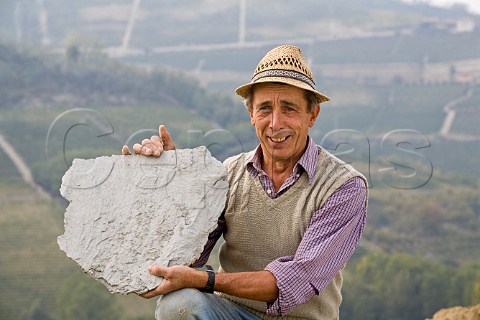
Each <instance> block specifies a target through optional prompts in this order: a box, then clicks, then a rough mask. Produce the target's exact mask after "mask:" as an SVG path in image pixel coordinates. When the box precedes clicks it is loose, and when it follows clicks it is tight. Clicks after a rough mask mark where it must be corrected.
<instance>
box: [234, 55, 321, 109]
mask: <svg viewBox="0 0 480 320" xmlns="http://www.w3.org/2000/svg"><path fill="white" fill-rule="evenodd" d="M262 82H281V83H285V84H289V85H292V86H295V87H298V88H301V89H305V90H308V91H311V92H313V93H314V94H315V95H316V96H317V98H318V99H319V100H320V102H325V101H328V100H330V98H329V97H327V96H326V95H324V94H323V93H320V92H318V91H317V89H316V88H315V81H314V80H313V75H312V71H311V70H310V68H309V67H308V64H307V61H306V60H305V57H304V56H303V54H302V51H301V50H300V48H298V47H296V46H291V45H283V46H279V47H276V48H273V49H272V50H270V51H269V52H268V53H267V54H266V55H265V57H263V59H262V60H261V61H260V62H259V63H258V65H257V68H256V69H255V71H254V72H253V76H252V81H251V82H250V83H247V84H245V85H243V86H241V87H238V88H237V89H236V90H235V92H236V93H237V94H238V95H239V96H241V97H243V98H246V97H247V94H248V90H249V89H250V87H251V86H253V85H254V84H256V83H262Z"/></svg>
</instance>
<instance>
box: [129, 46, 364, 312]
mask: <svg viewBox="0 0 480 320" xmlns="http://www.w3.org/2000/svg"><path fill="white" fill-rule="evenodd" d="M236 92H237V94H238V95H240V96H242V97H243V98H244V99H245V104H246V107H247V109H248V112H249V114H250V119H251V124H252V125H253V126H254V127H255V130H256V133H257V136H258V139H259V141H260V145H259V146H258V147H257V149H256V150H254V151H251V152H248V153H242V154H240V155H238V156H234V157H231V158H229V159H227V160H225V163H224V164H225V166H226V168H227V172H228V179H229V192H228V195H227V203H226V207H225V211H224V213H223V214H222V216H221V218H220V219H219V224H218V227H217V229H216V230H215V231H214V232H213V233H212V234H211V235H210V237H209V243H207V245H206V246H205V252H204V254H203V255H202V257H201V258H200V259H199V261H198V262H197V263H195V264H194V266H199V265H202V264H204V263H205V261H206V258H207V257H208V255H209V254H210V251H211V249H212V248H213V244H214V243H215V242H216V241H217V239H218V238H219V237H220V236H221V235H223V237H224V239H225V243H224V244H223V245H222V247H221V249H220V256H219V258H220V265H221V266H220V270H219V271H218V272H217V273H213V272H212V271H210V270H209V271H207V272H205V271H200V270H197V269H193V268H190V267H186V266H174V267H163V266H151V267H150V268H149V271H150V273H151V274H153V275H156V276H161V277H163V278H164V280H163V282H162V283H161V284H160V285H159V286H158V287H157V288H156V289H154V290H152V291H150V292H147V293H146V294H144V295H143V297H145V298H150V297H153V296H157V295H163V296H162V297H161V298H160V299H159V300H158V303H157V309H156V317H157V319H177V318H178V319H278V318H280V317H282V319H283V318H284V319H316V320H318V319H329V320H330V319H338V317H339V306H340V303H341V293H340V289H341V285H342V275H341V271H342V269H343V267H344V265H345V263H346V262H347V260H348V259H349V258H350V256H351V255H352V254H353V252H354V250H355V247H356V245H357V244H358V242H359V239H360V236H361V234H362V232H363V229H364V226H365V220H366V206H367V183H366V179H365V178H364V177H363V176H362V175H361V174H360V173H359V172H357V171H356V170H355V169H353V168H352V167H351V166H350V165H347V164H345V163H343V162H342V161H340V160H339V159H337V158H335V157H334V156H332V155H331V154H329V153H328V152H326V151H325V150H324V149H322V148H321V147H320V146H317V145H316V144H315V143H314V142H313V140H312V138H310V137H309V135H308V132H309V128H311V127H312V126H313V125H314V124H315V121H316V119H317V116H318V114H319V112H320V103H321V102H325V101H328V100H329V98H328V97H327V96H325V95H324V94H322V93H320V92H318V91H317V90H316V88H315V82H314V79H313V76H312V74H311V71H310V68H309V67H308V65H307V63H306V61H305V58H304V56H303V54H302V52H301V51H300V49H299V48H297V47H295V46H280V47H277V48H274V49H272V50H271V51H270V52H268V53H267V54H266V55H265V57H264V58H263V59H262V60H261V61H260V63H259V64H258V66H257V68H256V70H255V72H254V74H253V78H252V81H251V82H250V83H248V84H246V85H243V86H241V87H239V88H237V90H236ZM159 132H160V136H153V137H152V138H151V139H146V140H144V141H142V144H136V145H134V147H133V149H134V152H135V153H137V154H143V155H148V156H160V154H161V153H162V152H163V151H164V150H173V149H175V145H174V143H173V141H172V139H171V137H170V135H169V134H168V132H167V130H166V128H165V127H164V126H160V129H159ZM122 153H123V154H130V151H129V150H128V148H127V147H126V146H124V148H123V149H122ZM192 288H194V289H192ZM197 289H201V290H203V291H207V292H212V291H213V290H212V289H214V290H215V291H216V292H217V294H209V293H205V292H201V291H200V290H197Z"/></svg>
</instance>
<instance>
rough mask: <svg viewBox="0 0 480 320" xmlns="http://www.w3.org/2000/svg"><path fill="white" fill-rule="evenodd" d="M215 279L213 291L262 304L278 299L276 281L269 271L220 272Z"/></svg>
mask: <svg viewBox="0 0 480 320" xmlns="http://www.w3.org/2000/svg"><path fill="white" fill-rule="evenodd" d="M215 278H216V279H215V291H219V292H223V293H226V294H230V295H233V296H237V297H240V298H247V299H251V300H257V301H264V302H273V301H275V300H276V299H277V298H278V287H277V279H276V278H275V277H274V276H273V274H272V273H271V272H270V271H257V272H238V273H225V272H222V273H217V274H216V277H215Z"/></svg>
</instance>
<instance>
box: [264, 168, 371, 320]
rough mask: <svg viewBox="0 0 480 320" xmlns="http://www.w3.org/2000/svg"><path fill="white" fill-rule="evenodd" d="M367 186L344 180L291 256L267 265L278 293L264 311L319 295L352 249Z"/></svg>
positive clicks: (273, 311)
mask: <svg viewBox="0 0 480 320" xmlns="http://www.w3.org/2000/svg"><path fill="white" fill-rule="evenodd" d="M366 204H367V187H366V185H365V182H364V181H363V180H362V179H361V178H358V177H355V178H352V179H350V180H348V181H347V182H346V183H345V184H344V185H342V186H341V187H340V188H339V189H338V190H336V191H335V192H334V193H333V194H332V195H331V196H330V197H329V198H328V199H327V201H326V202H325V204H324V205H323V206H322V207H321V208H320V209H319V210H317V211H315V212H314V213H313V215H312V218H311V221H310V224H309V226H308V227H307V230H306V231H305V234H304V236H303V239H302V241H301V242H300V245H299V247H298V249H297V251H296V253H295V256H286V257H280V258H278V259H277V260H275V261H272V262H271V263H269V264H268V265H267V267H266V268H265V270H268V271H270V272H271V273H272V274H273V275H274V276H275V278H276V279H277V286H278V289H279V296H278V298H277V300H276V301H274V302H273V303H269V304H267V313H268V314H272V315H285V314H287V313H288V312H289V311H290V310H291V309H292V308H294V307H296V306H298V305H300V304H303V303H306V302H308V301H309V300H310V299H311V298H312V297H313V296H314V295H318V294H320V292H322V291H323V290H324V289H325V287H327V285H328V284H329V283H330V282H331V281H332V279H333V278H334V276H335V274H336V273H337V272H338V271H339V270H340V269H342V268H343V266H344V265H345V263H346V262H347V261H348V259H349V258H350V257H351V256H352V254H353V252H354V251H355V248H356V246H357V245H358V242H359V241H360V237H361V235H362V233H363V230H364V228H365V222H366V216H367V210H366Z"/></svg>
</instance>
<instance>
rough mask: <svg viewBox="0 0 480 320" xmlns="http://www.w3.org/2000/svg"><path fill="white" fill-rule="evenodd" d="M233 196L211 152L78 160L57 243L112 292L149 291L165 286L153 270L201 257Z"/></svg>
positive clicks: (67, 185)
mask: <svg viewBox="0 0 480 320" xmlns="http://www.w3.org/2000/svg"><path fill="white" fill-rule="evenodd" d="M227 190H228V182H227V180H226V171H225V169H224V167H223V164H222V163H221V162H219V161H218V160H216V159H215V158H213V157H212V156H211V155H210V153H209V151H208V149H207V148H205V147H198V148H195V149H180V150H175V151H166V152H164V153H163V154H162V155H161V156H160V158H153V157H144V156H118V155H117V156H111V157H99V158H96V159H88V160H85V159H75V160H74V161H73V163H72V166H71V167H70V169H69V170H68V171H67V172H66V173H65V175H64V177H63V179H62V186H61V188H60V193H61V194H62V196H63V197H64V198H65V199H67V200H68V201H69V202H70V204H69V206H68V207H67V210H66V212H65V233H64V234H63V235H61V236H59V237H58V239H57V242H58V244H59V246H60V248H61V249H62V250H63V251H65V253H66V254H67V256H68V257H70V258H72V259H73V260H75V261H76V262H77V263H78V264H79V265H80V267H82V269H83V270H84V271H85V272H87V273H88V274H90V275H92V276H93V277H94V278H96V279H97V280H99V281H101V282H102V283H103V284H104V285H105V286H106V287H107V288H108V289H109V291H110V292H112V293H122V294H128V293H144V292H146V291H148V290H151V289H154V288H155V287H157V286H158V285H159V284H160V283H161V278H158V277H154V276H152V275H150V274H149V273H148V271H147V267H148V266H149V265H151V264H160V265H164V266H171V265H190V264H191V263H193V262H194V261H195V260H196V259H197V258H198V257H199V256H200V254H201V252H202V250H203V246H204V245H205V243H206V242H207V239H208V235H209V234H210V232H211V231H213V230H214V229H215V227H216V225H217V220H218V217H219V216H220V214H221V212H222V210H223V208H224V206H225V200H226V194H227Z"/></svg>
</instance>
